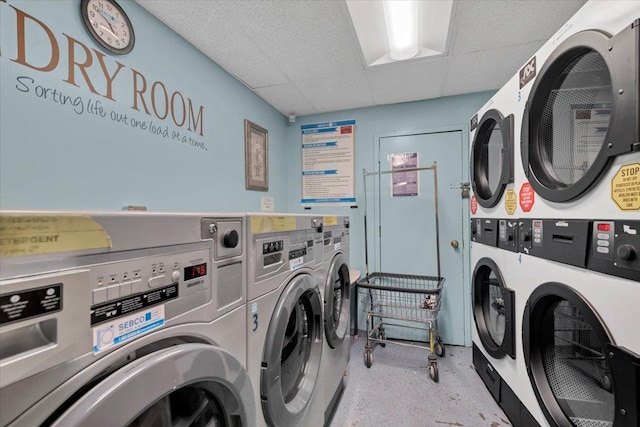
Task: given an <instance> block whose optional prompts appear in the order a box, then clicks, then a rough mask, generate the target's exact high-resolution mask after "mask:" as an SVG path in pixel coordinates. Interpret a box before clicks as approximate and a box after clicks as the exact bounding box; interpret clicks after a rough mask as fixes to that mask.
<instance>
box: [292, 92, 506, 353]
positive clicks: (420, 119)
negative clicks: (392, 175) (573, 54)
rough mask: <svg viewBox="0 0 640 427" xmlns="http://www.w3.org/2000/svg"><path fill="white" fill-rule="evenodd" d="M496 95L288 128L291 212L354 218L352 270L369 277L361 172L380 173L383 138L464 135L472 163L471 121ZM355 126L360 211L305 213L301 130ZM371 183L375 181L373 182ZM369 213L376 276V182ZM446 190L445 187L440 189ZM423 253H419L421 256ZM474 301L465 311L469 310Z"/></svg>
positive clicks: (350, 114)
mask: <svg viewBox="0 0 640 427" xmlns="http://www.w3.org/2000/svg"><path fill="white" fill-rule="evenodd" d="M493 94H494V92H480V93H473V94H468V95H460V96H452V97H446V98H438V99H431V100H425V101H417V102H410V103H403V104H394V105H384V106H378V107H371V108H362V109H355V110H347V111H338V112H333V113H326V114H317V115H312V116H305V117H302V118H299V119H298V120H297V121H296V123H295V124H289V125H288V126H287V144H288V145H289V147H290V150H289V151H288V156H289V157H288V169H289V210H290V211H291V212H305V213H320V214H332V215H349V216H350V218H351V233H350V237H351V241H350V266H351V267H352V268H357V269H361V270H362V271H363V274H364V266H365V251H364V243H365V242H364V206H363V203H364V186H363V182H362V170H363V169H366V170H367V171H375V170H377V166H376V155H377V154H376V151H377V148H376V147H377V144H378V138H379V137H381V136H391V135H400V134H407V133H409V132H411V131H429V132H437V131H447V130H452V129H461V130H462V135H463V159H461V161H462V162H465V164H467V163H468V160H466V159H468V158H469V120H470V118H471V116H473V114H475V112H476V111H477V110H478V109H479V108H480V107H481V106H482V105H484V103H485V102H487V101H488V100H489V98H491V96H492V95H493ZM351 119H353V120H356V138H355V139H356V147H355V152H356V156H355V157H356V159H355V178H356V201H357V209H352V208H350V207H325V206H323V207H313V208H312V209H311V210H304V209H303V207H302V205H301V203H300V198H301V191H302V189H301V168H302V166H301V148H300V146H301V143H302V134H301V131H300V126H301V125H304V124H309V123H321V122H329V121H337V120H351ZM463 170H464V173H465V174H466V175H465V180H466V181H468V180H469V177H468V168H467V167H465V168H464V169H463ZM369 179H371V178H369ZM367 185H368V187H367V191H368V193H367V198H368V202H369V205H368V207H367V216H368V221H367V222H368V228H369V234H368V236H369V242H368V243H369V270H370V271H371V272H374V271H377V270H376V265H375V262H374V258H375V257H373V235H372V223H373V212H374V206H373V197H372V193H371V191H372V186H371V182H368V183H367ZM443 185H447V187H448V183H442V184H440V186H443ZM465 207H466V209H465V212H464V218H463V223H464V224H468V222H469V209H468V199H467V200H466V202H465ZM463 242H469V230H468V229H467V227H465V228H464V230H463ZM419 249H420V248H417V247H416V248H415V250H419ZM464 250H465V251H466V254H465V257H464V258H465V259H466V260H469V247H468V245H466V248H465V249H464ZM469 268H470V267H469V265H468V261H467V263H466V265H464V277H465V286H466V288H467V292H466V296H467V298H468V297H470V284H469V280H468V278H469ZM469 304H470V301H466V302H465V305H466V306H467V307H469ZM363 320H364V318H363V316H362V313H360V323H359V327H360V328H361V329H363V328H364V323H363ZM466 323H467V329H466V337H465V343H466V344H467V345H471V323H470V319H467V320H466Z"/></svg>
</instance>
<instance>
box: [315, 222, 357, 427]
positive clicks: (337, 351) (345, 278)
mask: <svg viewBox="0 0 640 427" xmlns="http://www.w3.org/2000/svg"><path fill="white" fill-rule="evenodd" d="M323 223H324V233H323V248H324V249H323V253H324V256H323V264H322V268H321V269H320V270H319V275H318V280H319V283H320V293H321V294H322V300H323V304H324V310H323V315H324V349H323V351H322V365H321V368H320V372H321V375H322V378H321V387H322V394H323V396H324V397H323V399H324V402H325V403H324V407H325V409H324V421H325V424H328V423H329V422H330V421H331V418H332V416H333V413H334V411H335V409H336V405H337V403H338V401H339V398H340V396H341V394H342V391H343V390H344V387H345V379H346V377H345V374H346V371H347V366H348V365H349V355H350V350H351V348H350V347H351V337H350V335H349V325H350V316H349V313H350V307H351V305H350V303H349V302H350V285H351V283H350V281H349V217H347V216H325V217H323Z"/></svg>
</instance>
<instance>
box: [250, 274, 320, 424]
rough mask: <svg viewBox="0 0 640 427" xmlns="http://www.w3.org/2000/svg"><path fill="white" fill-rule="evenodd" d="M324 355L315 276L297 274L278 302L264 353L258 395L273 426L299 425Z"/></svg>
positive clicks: (318, 294)
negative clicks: (321, 357)
mask: <svg viewBox="0 0 640 427" xmlns="http://www.w3.org/2000/svg"><path fill="white" fill-rule="evenodd" d="M321 355H322V303H321V301H320V289H319V288H318V284H317V283H316V280H315V279H314V278H313V277H312V276H310V275H308V274H300V275H298V276H296V277H294V278H293V279H292V280H291V281H290V282H289V283H288V284H287V286H286V287H285V289H284V291H283V293H282V295H281V296H280V299H279V300H278V304H277V305H276V307H275V309H274V311H273V315H272V316H271V321H270V323H269V329H268V330H267V337H266V340H265V347H264V353H263V355H262V373H261V376H260V395H261V396H262V409H263V413H264V416H265V419H266V420H267V421H268V423H269V424H270V425H283V426H293V425H300V423H301V422H302V421H303V418H304V416H305V414H306V411H307V408H308V407H309V404H310V402H311V399H312V395H313V391H314V388H315V386H316V382H317V380H318V372H319V370H320V356H321Z"/></svg>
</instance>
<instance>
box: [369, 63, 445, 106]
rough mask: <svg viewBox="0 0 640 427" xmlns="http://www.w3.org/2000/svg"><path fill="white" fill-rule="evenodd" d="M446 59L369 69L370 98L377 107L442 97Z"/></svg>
mask: <svg viewBox="0 0 640 427" xmlns="http://www.w3.org/2000/svg"><path fill="white" fill-rule="evenodd" d="M447 62H448V58H438V59H432V60H428V61H422V62H413V63H408V64H391V65H388V66H380V67H373V68H369V69H368V70H367V71H366V74H367V76H368V78H369V83H370V85H371V90H372V93H373V98H374V100H375V102H376V104H377V105H384V104H395V103H398V102H409V101H417V100H421V99H430V98H438V97H440V96H442V85H443V84H444V79H445V73H446V71H447V66H446V64H447Z"/></svg>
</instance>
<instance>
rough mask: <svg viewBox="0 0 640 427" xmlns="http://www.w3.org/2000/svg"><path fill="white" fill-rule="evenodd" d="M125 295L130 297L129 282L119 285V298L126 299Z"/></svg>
mask: <svg viewBox="0 0 640 427" xmlns="http://www.w3.org/2000/svg"><path fill="white" fill-rule="evenodd" d="M127 295H131V282H129V283H123V284H122V285H120V296H121V297H126V296H127Z"/></svg>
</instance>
